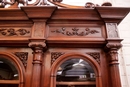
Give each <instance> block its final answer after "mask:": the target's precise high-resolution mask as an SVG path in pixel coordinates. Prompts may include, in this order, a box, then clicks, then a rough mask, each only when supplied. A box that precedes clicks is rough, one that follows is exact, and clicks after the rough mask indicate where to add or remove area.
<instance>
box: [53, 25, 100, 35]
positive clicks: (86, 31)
mask: <svg viewBox="0 0 130 87" xmlns="http://www.w3.org/2000/svg"><path fill="white" fill-rule="evenodd" d="M71 30H72V31H69V30H67V29H66V28H65V27H62V28H61V29H56V30H53V31H51V32H52V33H61V34H63V35H67V36H74V35H76V36H86V35H89V34H95V33H99V31H97V30H94V29H89V28H86V29H84V31H79V30H80V29H78V28H72V29H71Z"/></svg>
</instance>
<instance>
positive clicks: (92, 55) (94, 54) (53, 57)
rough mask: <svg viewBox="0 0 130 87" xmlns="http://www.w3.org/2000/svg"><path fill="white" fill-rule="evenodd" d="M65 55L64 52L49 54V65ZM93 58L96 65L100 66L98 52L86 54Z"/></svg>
mask: <svg viewBox="0 0 130 87" xmlns="http://www.w3.org/2000/svg"><path fill="white" fill-rule="evenodd" d="M63 54H65V53H64V52H51V64H53V63H54V62H55V61H56V59H58V58H59V57H60V56H62V55H63ZM86 54H88V55H90V56H91V57H92V58H94V59H95V60H96V61H97V63H98V64H100V53H99V52H88V53H86Z"/></svg>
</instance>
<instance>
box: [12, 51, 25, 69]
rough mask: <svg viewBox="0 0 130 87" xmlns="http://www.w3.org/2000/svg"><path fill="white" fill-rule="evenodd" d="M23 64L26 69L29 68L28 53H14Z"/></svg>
mask: <svg viewBox="0 0 130 87" xmlns="http://www.w3.org/2000/svg"><path fill="white" fill-rule="evenodd" d="M14 54H15V55H16V56H17V57H18V58H19V59H20V60H21V62H22V63H23V65H24V67H25V68H26V67H27V60H28V52H15V53H14Z"/></svg>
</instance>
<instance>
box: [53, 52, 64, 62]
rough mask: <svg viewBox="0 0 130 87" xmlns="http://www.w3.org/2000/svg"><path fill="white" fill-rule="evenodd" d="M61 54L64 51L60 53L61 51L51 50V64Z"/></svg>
mask: <svg viewBox="0 0 130 87" xmlns="http://www.w3.org/2000/svg"><path fill="white" fill-rule="evenodd" d="M63 54H64V53H62V52H52V53H51V64H53V63H54V62H55V60H56V59H57V58H59V57H60V56H61V55H63Z"/></svg>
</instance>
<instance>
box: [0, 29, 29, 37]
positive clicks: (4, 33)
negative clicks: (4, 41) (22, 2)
mask: <svg viewBox="0 0 130 87" xmlns="http://www.w3.org/2000/svg"><path fill="white" fill-rule="evenodd" d="M28 34H30V31H28V30H26V29H22V28H21V29H14V28H0V36H1V35H2V36H15V35H17V36H24V35H28Z"/></svg>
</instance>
